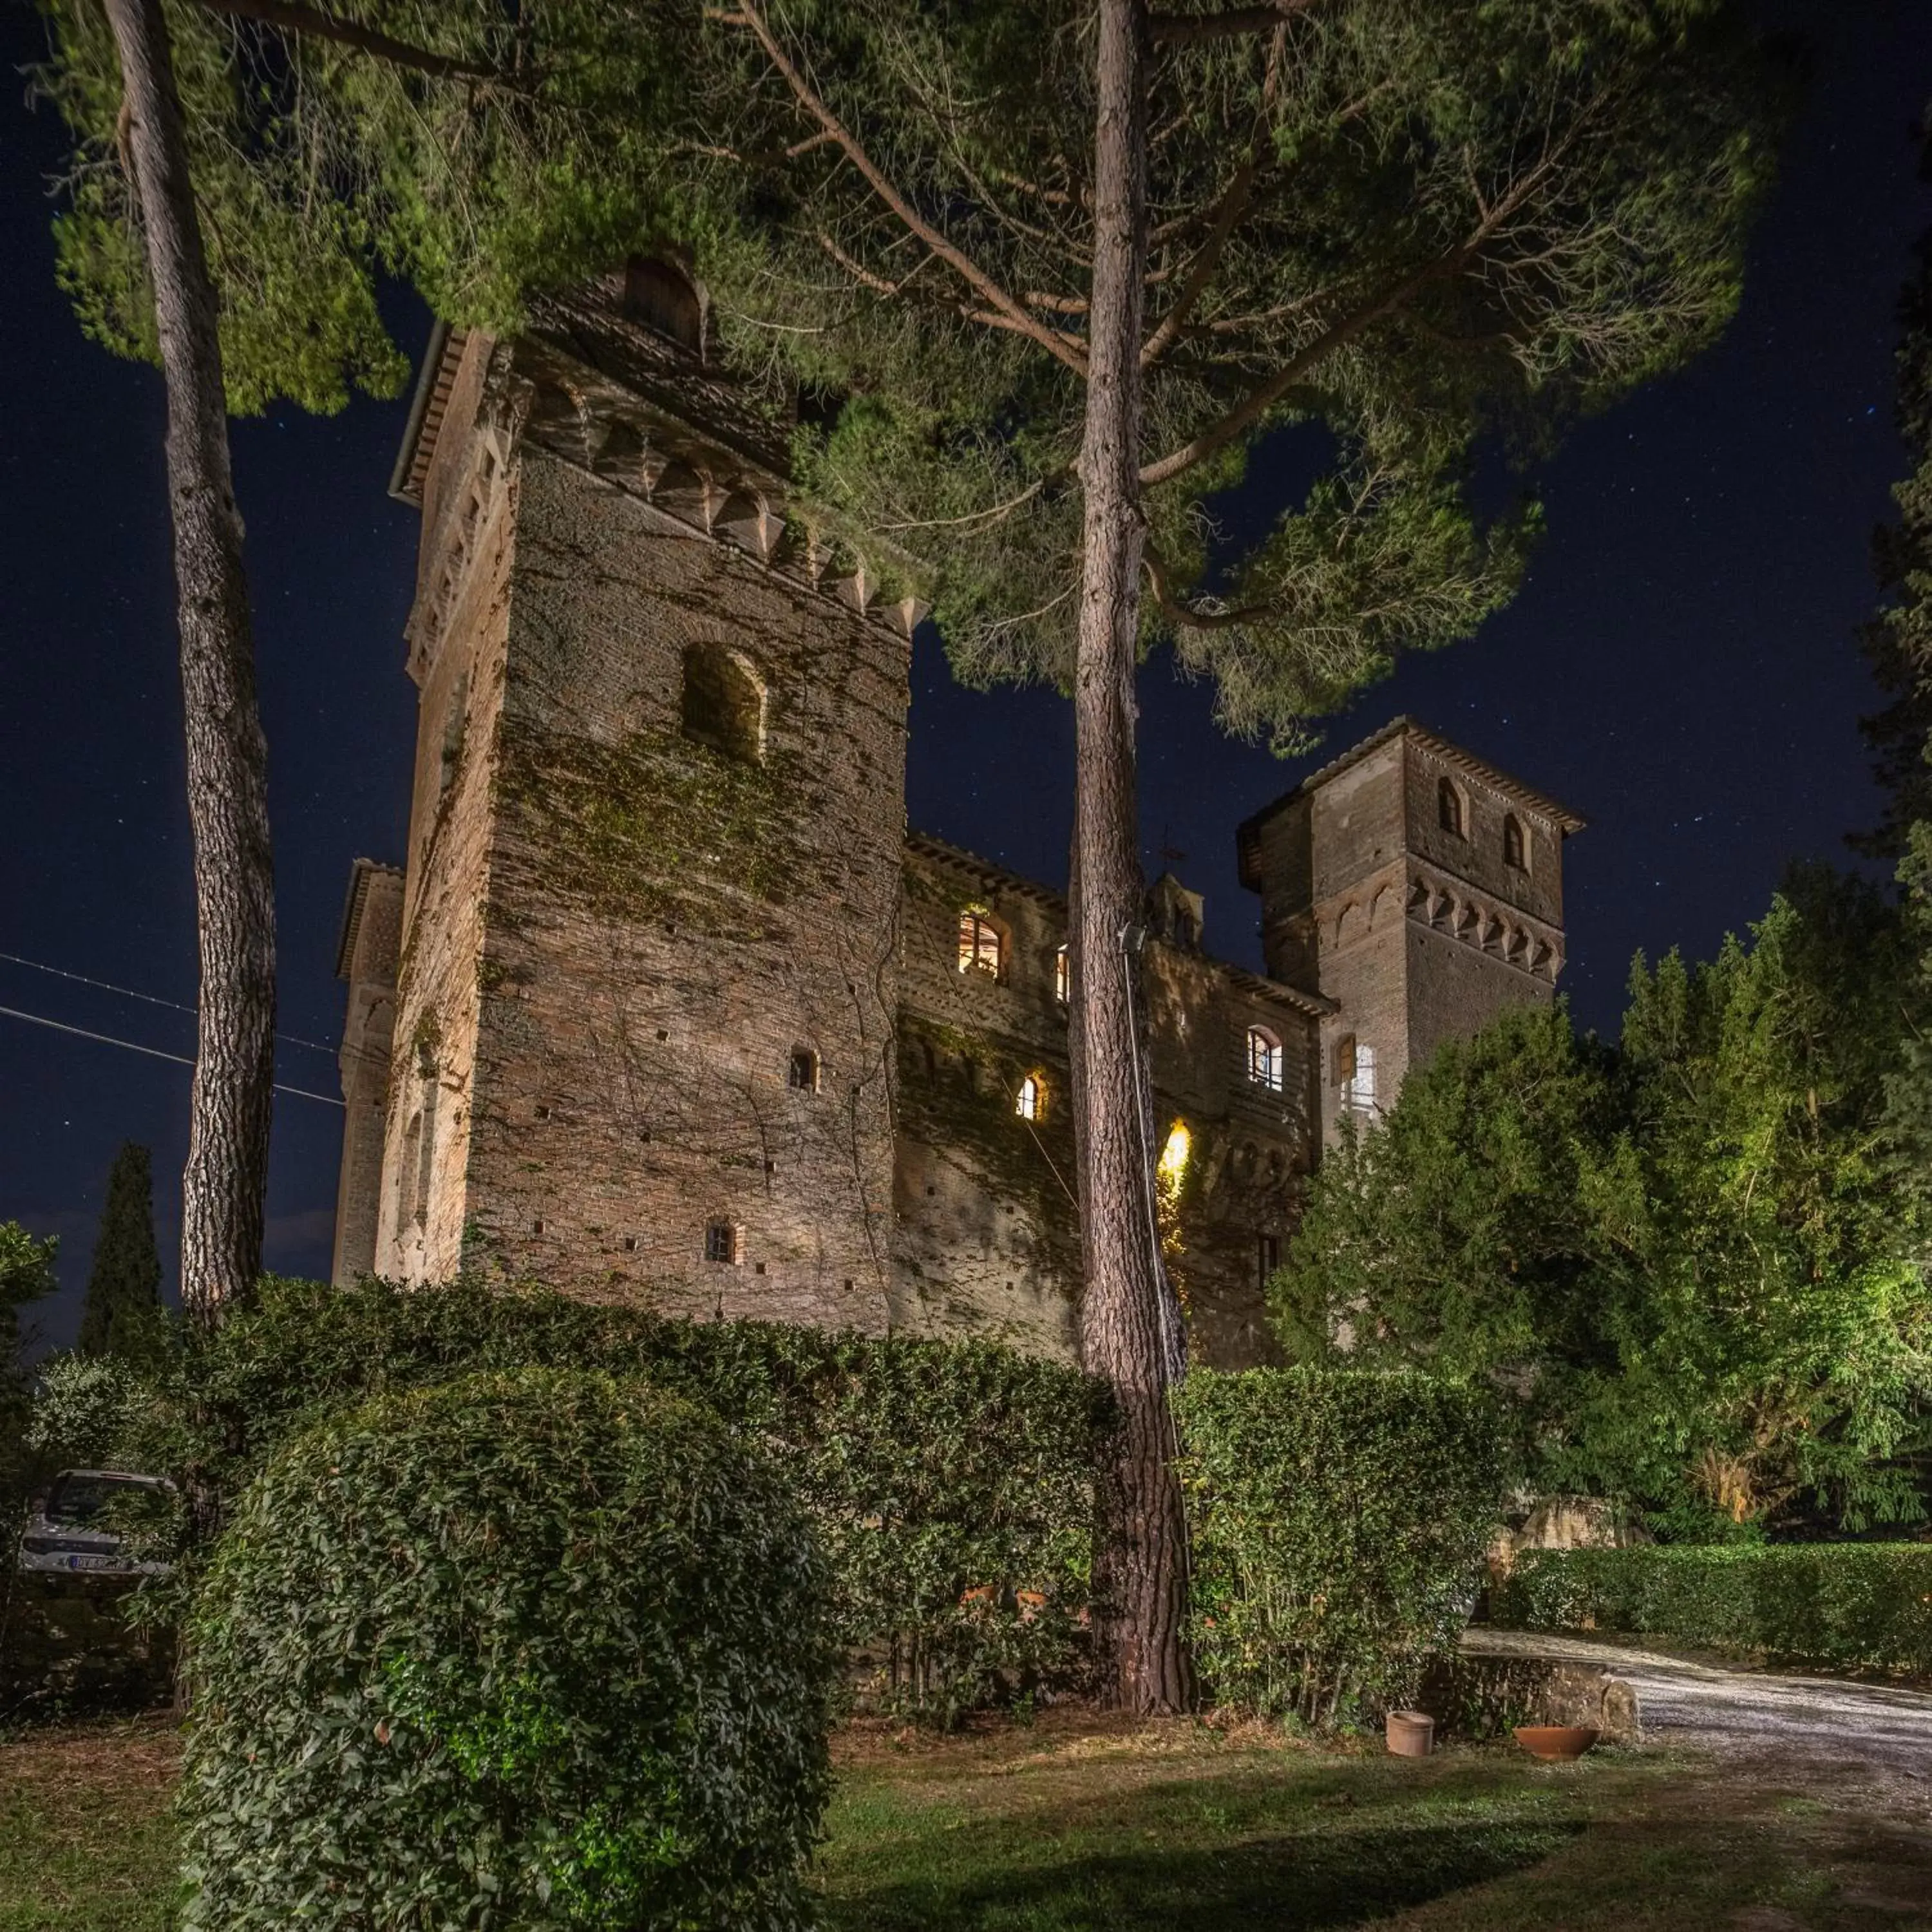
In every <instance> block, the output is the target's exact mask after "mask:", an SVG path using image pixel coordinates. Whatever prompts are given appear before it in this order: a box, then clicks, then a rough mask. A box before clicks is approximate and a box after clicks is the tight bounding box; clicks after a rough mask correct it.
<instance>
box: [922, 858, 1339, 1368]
mask: <svg viewBox="0 0 1932 1932" xmlns="http://www.w3.org/2000/svg"><path fill="white" fill-rule="evenodd" d="M968 912H971V913H974V914H975V915H976V916H984V917H986V919H989V921H990V922H992V925H993V926H994V927H995V929H996V930H997V931H998V933H999V935H1000V938H1001V947H1000V968H999V971H998V974H997V975H996V974H994V973H992V971H988V970H986V968H984V967H982V966H978V965H974V966H969V967H968V968H966V969H965V970H963V971H962V968H961V965H960V957H961V943H960V919H961V916H962V914H963V913H968ZM901 932H902V935H903V937H902V947H901V961H902V969H903V971H902V979H901V989H902V990H901V1010H900V1048H899V1054H898V1067H899V1087H898V1165H897V1174H896V1189H895V1205H896V1209H897V1216H896V1220H897V1226H896V1230H895V1245H894V1251H893V1252H894V1256H895V1262H896V1264H897V1271H898V1288H897V1290H896V1292H895V1298H894V1302H893V1321H894V1325H895V1327H900V1328H906V1329H907V1330H910V1331H913V1332H915V1333H922V1334H948V1333H960V1332H964V1331H971V1332H975V1333H980V1334H988V1335H990V1336H993V1337H997V1338H998V1339H1001V1340H1007V1341H1010V1342H1013V1343H1016V1345H1018V1346H1025V1347H1029V1348H1034V1349H1040V1350H1042V1351H1043V1352H1049V1353H1054V1354H1059V1355H1067V1356H1071V1355H1072V1354H1073V1352H1074V1349H1075V1347H1076V1343H1077V1335H1078V1319H1077V1311H1076V1300H1075V1298H1076V1295H1077V1292H1078V1284H1079V1217H1078V1213H1077V1210H1076V1206H1075V1202H1074V1193H1075V1190H1076V1185H1077V1182H1076V1172H1075V1169H1074V1149H1073V1131H1072V1123H1071V1120H1070V1112H1069V1109H1068V1104H1067V1101H1068V1069H1067V1016H1066V1009H1065V1007H1064V1004H1062V1002H1061V1000H1060V998H1059V997H1058V992H1059V988H1058V971H1057V966H1056V955H1057V954H1058V950H1059V948H1060V947H1061V946H1062V945H1063V944H1064V943H1065V940H1066V935H1067V908H1066V905H1065V903H1064V901H1063V900H1062V899H1061V897H1060V896H1059V895H1058V894H1057V893H1055V892H1049V891H1048V890H1047V889H1046V888H1044V887H1043V886H1038V885H1036V884H1034V883H1032V882H1031V881H1030V880H1024V879H1021V878H1018V877H1015V876H1014V875H1013V874H1010V873H1007V872H1004V871H1001V870H1000V869H999V868H997V867H993V866H989V865H987V864H986V862H984V861H983V860H980V859H977V858H975V857H974V856H972V855H971V853H963V852H959V851H957V850H953V848H950V847H946V846H943V845H941V844H938V842H937V841H932V840H927V839H921V838H915V839H913V841H910V844H909V846H908V848H907V862H906V883H905V898H904V910H903V913H902V915H901ZM1142 964H1143V974H1142V983H1143V986H1144V988H1145V994H1146V998H1147V1025H1148V1038H1149V1042H1150V1049H1151V1058H1152V1063H1153V1073H1154V1093H1153V1097H1152V1109H1151V1111H1152V1114H1153V1117H1154V1131H1155V1134H1156V1136H1157V1142H1158V1143H1159V1144H1160V1147H1163V1148H1165V1147H1167V1146H1169V1145H1172V1147H1173V1148H1175V1151H1176V1152H1175V1157H1174V1158H1172V1159H1170V1160H1169V1161H1168V1162H1167V1163H1166V1164H1165V1166H1164V1169H1163V1181H1162V1184H1161V1186H1160V1193H1159V1196H1158V1198H1157V1199H1156V1201H1155V1202H1154V1203H1153V1204H1152V1206H1153V1210H1154V1220H1155V1223H1156V1226H1157V1228H1158V1229H1159V1231H1160V1238H1161V1241H1162V1245H1163V1250H1164V1252H1165V1253H1166V1257H1167V1261H1168V1265H1169V1271H1170V1274H1171V1275H1172V1279H1173V1280H1174V1283H1175V1288H1176V1290H1177V1292H1178V1293H1179V1295H1180V1296H1181V1301H1182V1304H1183V1307H1184V1310H1185V1311H1186V1313H1187V1323H1188V1330H1189V1335H1190V1346H1191V1347H1192V1348H1193V1351H1194V1352H1195V1354H1196V1357H1197V1358H1198V1359H1199V1360H1202V1361H1206V1362H1208V1363H1210V1364H1213V1365H1214V1366H1215V1367H1245V1366H1247V1365H1249V1364H1253V1363H1254V1362H1256V1361H1265V1360H1267V1359H1268V1358H1269V1357H1270V1355H1271V1341H1270V1340H1269V1337H1268V1331H1267V1328H1266V1324H1265V1316H1264V1309H1263V1302H1262V1293H1261V1288H1262V1274H1263V1267H1264V1263H1265V1261H1266V1259H1268V1257H1269V1256H1271V1255H1273V1254H1274V1253H1278V1252H1279V1244H1280V1242H1281V1241H1283V1240H1284V1239H1285V1238H1286V1236H1287V1235H1288V1234H1289V1232H1290V1231H1291V1230H1292V1228H1293V1226H1294V1223H1295V1217H1296V1215H1297V1214H1298V1211H1299V1206H1300V1190H1301V1181H1302V1178H1303V1177H1304V1175H1306V1173H1307V1169H1308V1164H1309V1159H1310V1149H1311V1147H1312V1145H1313V1136H1312V1133H1311V1130H1310V1121H1311V1118H1312V1113H1313V1104H1314V1095H1313V1029H1314V1024H1315V1021H1316V1017H1317V1016H1319V1013H1320V1012H1321V1010H1322V1009H1321V1007H1320V1005H1319V1002H1314V1001H1309V1000H1307V999H1306V998H1298V997H1297V996H1295V995H1294V994H1292V992H1289V990H1288V989H1284V988H1282V987H1280V986H1274V985H1271V983H1268V981H1265V980H1262V979H1260V978H1259V977H1256V976H1255V975H1253V974H1244V973H1241V972H1240V971H1238V969H1236V968H1232V967H1229V966H1227V965H1224V964H1223V963H1222V962H1219V961H1217V960H1213V959H1208V958H1206V957H1205V956H1203V955H1202V954H1201V953H1200V952H1199V950H1197V949H1196V947H1193V946H1192V945H1190V944H1181V943H1178V942H1177V941H1173V940H1169V939H1163V938H1152V939H1151V940H1150V941H1148V945H1147V947H1146V950H1145V953H1144V955H1143V962H1142ZM1250 1027H1260V1028H1265V1029H1266V1031H1267V1032H1268V1037H1269V1038H1270V1039H1271V1040H1272V1041H1274V1043H1276V1045H1277V1047H1278V1048H1279V1049H1280V1076H1281V1085H1280V1088H1279V1089H1278V1090H1277V1089H1275V1088H1271V1087H1268V1086H1266V1085H1262V1084H1259V1083H1257V1082H1256V1081H1255V1080H1253V1079H1251V1078H1250V1075H1249V1070H1248V1058H1247V1055H1248V1031H1249V1029H1250ZM1029 1078H1031V1079H1033V1080H1034V1082H1035V1083H1036V1084H1035V1087H1034V1095H1035V1097H1036V1106H1037V1118H1034V1120H1032V1121H1028V1120H1027V1119H1025V1118H1023V1117H1022V1115H1020V1113H1019V1108H1018V1102H1019V1095H1020V1089H1021V1085H1022V1082H1024V1081H1025V1080H1027V1079H1029ZM1177 1129H1179V1130H1181V1133H1179V1134H1178V1136H1177V1134H1176V1130H1177ZM1182 1150H1184V1153H1183V1152H1182ZM1152 1238H1153V1235H1152V1234H1150V1239H1152ZM1265 1243H1267V1244H1273V1245H1271V1246H1265V1245H1264V1244H1265Z"/></svg>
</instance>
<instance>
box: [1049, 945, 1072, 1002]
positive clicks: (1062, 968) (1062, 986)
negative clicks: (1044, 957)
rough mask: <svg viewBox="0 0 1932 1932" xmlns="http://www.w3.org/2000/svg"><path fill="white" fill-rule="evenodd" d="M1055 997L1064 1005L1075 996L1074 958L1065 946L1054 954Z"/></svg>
mask: <svg viewBox="0 0 1932 1932" xmlns="http://www.w3.org/2000/svg"><path fill="white" fill-rule="evenodd" d="M1053 997H1054V998H1055V999H1056V1000H1058V1001H1059V1002H1060V1004H1061V1005H1062V1006H1063V1007H1064V1006H1065V1005H1066V1004H1067V1001H1070V999H1072V998H1073V956H1072V955H1071V954H1070V953H1068V951H1067V948H1066V947H1064V946H1063V947H1061V949H1060V950H1059V951H1058V952H1057V953H1055V955H1054V956H1053Z"/></svg>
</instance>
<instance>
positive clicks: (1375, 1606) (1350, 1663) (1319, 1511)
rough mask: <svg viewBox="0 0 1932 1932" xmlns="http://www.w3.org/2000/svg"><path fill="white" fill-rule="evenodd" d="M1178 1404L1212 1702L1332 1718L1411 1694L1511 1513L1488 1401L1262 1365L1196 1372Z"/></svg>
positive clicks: (1320, 1720) (1201, 1641)
mask: <svg viewBox="0 0 1932 1932" xmlns="http://www.w3.org/2000/svg"><path fill="white" fill-rule="evenodd" d="M1175 1406H1176V1409H1177V1412H1178V1416H1179V1419H1180V1424H1181V1433H1182V1436H1183V1441H1184V1451H1183V1455H1182V1460H1181V1472H1182V1482H1183V1484H1184V1489H1185V1491H1186V1494H1187V1502H1188V1512H1189V1520H1190V1528H1191V1530H1192V1536H1193V1565H1194V1568H1193V1619H1192V1622H1193V1640H1194V1646H1195V1657H1196V1662H1197V1664H1198V1665H1199V1669H1200V1671H1201V1673H1202V1677H1203V1678H1204V1679H1205V1680H1206V1682H1207V1683H1208V1685H1210V1686H1211V1688H1212V1690H1213V1691H1214V1694H1215V1695H1216V1696H1217V1698H1218V1699H1219V1700H1220V1701H1222V1702H1223V1703H1229V1704H1232V1705H1236V1706H1247V1707H1248V1708H1250V1709H1255V1710H1258V1711H1260V1712H1264V1713H1266V1714H1268V1715H1293V1716H1297V1717H1299V1718H1302V1719H1304V1720H1305V1721H1309V1722H1311V1723H1315V1724H1324V1725H1327V1724H1334V1723H1335V1722H1336V1721H1337V1720H1338V1719H1345V1718H1356V1717H1364V1716H1368V1715H1375V1714H1379V1713H1380V1712H1384V1711H1386V1710H1388V1709H1392V1708H1394V1707H1396V1706H1400V1705H1401V1704H1403V1703H1406V1702H1408V1701H1409V1700H1412V1698H1413V1697H1415V1692H1416V1689H1417V1686H1418V1682H1419V1680H1420V1679H1421V1673H1422V1671H1423V1669H1424V1666H1425V1665H1426V1664H1427V1662H1428V1661H1429V1660H1430V1658H1433V1657H1434V1656H1436V1655H1439V1654H1441V1653H1442V1652H1445V1651H1446V1650H1447V1649H1448V1647H1449V1646H1450V1645H1451V1643H1453V1642H1454V1639H1455V1636H1456V1634H1457V1631H1459V1630H1460V1628H1462V1625H1463V1622H1464V1620H1465V1618H1466V1613H1467V1610H1468V1607H1469V1604H1470V1602H1471V1601H1472V1598H1473V1597H1474V1595H1475V1587H1476V1582H1477V1579H1478V1575H1479V1574H1480V1572H1481V1568H1482V1560H1483V1554H1484V1549H1485V1547H1486V1546H1487V1543H1488V1541H1489V1538H1490V1535H1491V1533H1492V1532H1493V1529H1494V1528H1495V1526H1496V1523H1498V1521H1499V1520H1500V1517H1501V1515H1502V1501H1503V1491H1504V1487H1505V1474H1506V1472H1505V1457H1504V1455H1503V1453H1502V1426H1501V1421H1500V1418H1499V1416H1498V1415H1497V1413H1496V1408H1495V1406H1494V1404H1493V1402H1492V1401H1491V1400H1490V1399H1489V1398H1487V1397H1486V1396H1484V1395H1483V1394H1480V1393H1478V1391H1475V1390H1473V1389H1472V1388H1469V1387H1467V1386H1466V1385H1463V1384H1460V1383H1456V1382H1445V1381H1441V1380H1438V1379H1433V1378H1431V1377H1429V1376H1424V1375H1421V1374H1418V1373H1413V1372H1401V1373H1393V1374H1379V1373H1375V1372H1373V1371H1372V1370H1314V1369H1254V1370H1248V1371H1247V1373H1244V1374H1240V1375H1217V1374H1214V1373H1209V1372H1208V1371H1205V1370H1195V1371H1194V1372H1193V1373H1192V1374H1190V1376H1189V1377H1188V1378H1187V1382H1185V1383H1184V1385H1182V1386H1181V1389H1180V1390H1179V1391H1178V1393H1177V1395H1176V1398H1175Z"/></svg>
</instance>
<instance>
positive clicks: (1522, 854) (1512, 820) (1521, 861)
mask: <svg viewBox="0 0 1932 1932" xmlns="http://www.w3.org/2000/svg"><path fill="white" fill-rule="evenodd" d="M1503 863H1504V864H1505V865H1508V867H1509V868H1511V870H1512V871H1518V872H1526V871H1529V847H1528V845H1527V844H1526V843H1525V842H1524V840H1523V820H1521V819H1520V818H1519V817H1517V815H1516V814H1515V813H1514V812H1511V814H1510V815H1509V816H1508V817H1507V818H1505V820H1503Z"/></svg>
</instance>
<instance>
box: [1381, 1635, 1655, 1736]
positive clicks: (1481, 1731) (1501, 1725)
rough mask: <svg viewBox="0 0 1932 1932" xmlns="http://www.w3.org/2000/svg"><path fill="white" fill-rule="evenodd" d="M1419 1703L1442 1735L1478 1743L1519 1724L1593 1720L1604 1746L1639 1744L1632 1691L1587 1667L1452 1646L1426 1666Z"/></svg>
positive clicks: (1639, 1729) (1639, 1728) (1616, 1679)
mask: <svg viewBox="0 0 1932 1932" xmlns="http://www.w3.org/2000/svg"><path fill="white" fill-rule="evenodd" d="M1418 1704H1419V1706H1420V1707H1421V1709H1423V1710H1425V1711H1427V1712H1428V1713H1429V1714H1430V1716H1431V1717H1433V1718H1434V1719H1435V1720H1436V1732H1437V1734H1438V1736H1442V1737H1445V1738H1457V1739H1463V1740H1465V1741H1468V1742H1480V1741H1481V1740H1482V1739H1488V1738H1501V1737H1507V1736H1508V1735H1509V1734H1510V1733H1511V1731H1513V1730H1514V1729H1515V1728H1516V1727H1517V1725H1519V1724H1594V1725H1595V1727H1596V1728H1597V1729H1598V1730H1599V1731H1601V1733H1603V1742H1605V1743H1606V1744H1638V1743H1640V1742H1642V1741H1643V1730H1642V1726H1641V1724H1640V1719H1639V1716H1638V1712H1637V1693H1636V1692H1635V1691H1634V1690H1632V1689H1631V1687H1630V1685H1628V1684H1627V1683H1625V1682H1624V1681H1623V1679H1622V1678H1620V1677H1616V1676H1613V1675H1612V1674H1611V1673H1610V1672H1609V1671H1607V1670H1602V1669H1601V1668H1600V1667H1598V1666H1596V1665H1595V1664H1572V1663H1565V1662H1562V1661H1559V1660H1558V1659H1556V1658H1547V1657H1497V1656H1486V1655H1483V1654H1481V1652H1471V1651H1459V1652H1457V1653H1456V1654H1455V1655H1454V1656H1452V1657H1448V1658H1444V1659H1442V1661H1439V1663H1437V1664H1434V1665H1433V1666H1432V1667H1431V1668H1430V1671H1429V1673H1428V1674H1427V1676H1425V1677H1424V1679H1423V1683H1422V1691H1421V1696H1420V1697H1419V1698H1418Z"/></svg>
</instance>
